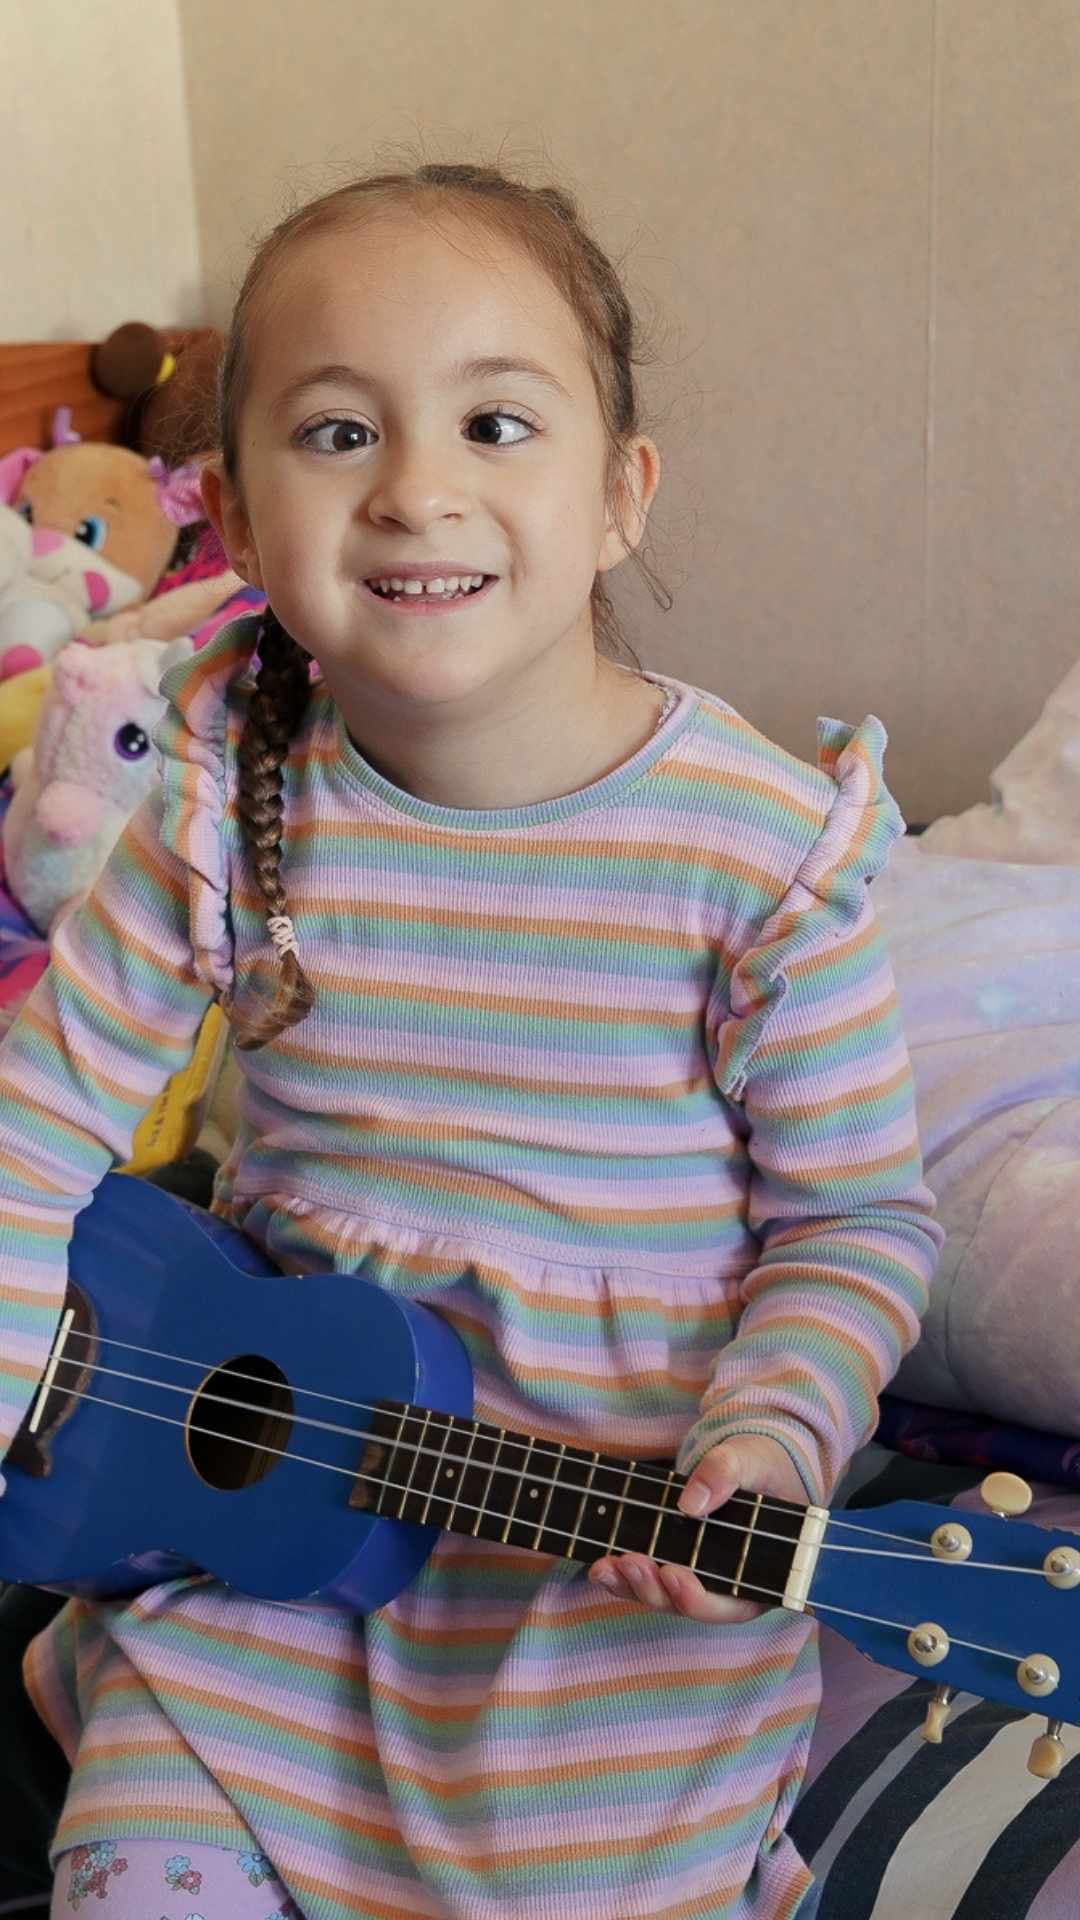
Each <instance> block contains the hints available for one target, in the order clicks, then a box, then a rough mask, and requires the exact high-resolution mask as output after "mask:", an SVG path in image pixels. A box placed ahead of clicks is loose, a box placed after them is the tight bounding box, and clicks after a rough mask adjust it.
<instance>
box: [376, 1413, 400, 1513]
mask: <svg viewBox="0 0 1080 1920" xmlns="http://www.w3.org/2000/svg"><path fill="white" fill-rule="evenodd" d="M381 1413H382V1409H381V1408H376V1412H375V1419H374V1420H373V1421H372V1432H373V1433H374V1431H375V1429H376V1427H377V1425H378V1422H379V1419H380V1416H381ZM408 1418H409V1409H408V1407H402V1409H401V1418H400V1420H399V1421H398V1424H397V1432H396V1433H395V1435H394V1438H393V1440H392V1442H391V1444H390V1456H389V1459H388V1460H387V1462H386V1476H385V1478H384V1480H383V1482H382V1485H381V1486H380V1488H379V1492H378V1496H377V1498H376V1501H375V1511H376V1513H385V1511H386V1509H385V1507H384V1506H383V1501H384V1500H385V1498H386V1495H387V1493H388V1491H389V1489H390V1488H391V1487H392V1486H393V1485H394V1482H395V1481H396V1479H397V1455H398V1448H399V1446H400V1445H401V1442H402V1440H403V1438H404V1435H405V1424H406V1422H407V1420H408Z"/></svg>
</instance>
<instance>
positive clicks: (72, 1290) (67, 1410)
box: [7, 1281, 97, 1480]
mask: <svg viewBox="0 0 1080 1920" xmlns="http://www.w3.org/2000/svg"><path fill="white" fill-rule="evenodd" d="M72 1332H74V1333H75V1334H76V1335H78V1336H82V1338H81V1339H80V1341H79V1344H80V1346H81V1348H82V1351H81V1352H79V1353H78V1354H77V1355H72V1356H71V1357H69V1356H68V1354H67V1352H66V1348H67V1343H68V1340H69V1338H70V1336H71V1334H72ZM96 1335H97V1321H96V1319H95V1316H94V1311H93V1308H92V1307H91V1305H90V1302H89V1300H88V1299H87V1297H86V1295H85V1294H84V1293H83V1291H82V1289H81V1288H80V1287H77V1286H75V1284H74V1282H72V1281H69V1282H68V1288H67V1293H66V1294H65V1296H64V1311H63V1314H62V1315H61V1319H60V1325H59V1327H58V1328H57V1330H56V1337H55V1339H54V1340H53V1343H52V1348H51V1350H50V1353H49V1359H48V1364H47V1365H46V1368H45V1372H44V1373H43V1375H42V1378H41V1385H40V1387H39V1388H38V1391H37V1394H36V1396H35V1398H34V1403H33V1406H32V1407H31V1409H30V1411H29V1413H28V1414H27V1416H26V1418H25V1420H24V1421H23V1423H22V1426H21V1427H20V1428H19V1431H18V1433H17V1434H16V1435H15V1438H14V1440H13V1441H12V1443H11V1446H10V1447H9V1449H8V1453H7V1458H8V1460H9V1461H10V1463H11V1465H12V1466H13V1467H20V1468H21V1469H22V1471H23V1472H24V1473H27V1474H29V1475H30V1477H31V1479H34V1480H41V1479H44V1478H45V1476H46V1475H47V1474H48V1473H49V1472H50V1471H51V1469H52V1460H51V1457H50V1453H51V1449H50V1446H49V1435H50V1434H52V1433H55V1431H56V1429H57V1427H59V1426H62V1425H63V1423H64V1421H65V1420H69V1419H70V1418H71V1415H72V1414H73V1413H74V1412H75V1409H76V1407H77V1406H78V1396H79V1394H80V1393H81V1392H82V1391H83V1390H84V1388H85V1386H86V1384H87V1382H88V1380H89V1378H90V1369H91V1366H92V1364H93V1361H94V1358H95V1355H96ZM61 1366H63V1368H64V1374H63V1377H62V1381H61V1384H60V1387H59V1388H58V1387H57V1386H56V1375H57V1371H58V1369H59V1368H60V1367H61Z"/></svg>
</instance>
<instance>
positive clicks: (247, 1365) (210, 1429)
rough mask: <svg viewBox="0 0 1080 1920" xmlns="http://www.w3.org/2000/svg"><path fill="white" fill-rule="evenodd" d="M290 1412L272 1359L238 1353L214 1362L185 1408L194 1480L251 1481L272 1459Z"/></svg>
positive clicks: (233, 1484) (224, 1485)
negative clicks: (228, 1358)
mask: <svg viewBox="0 0 1080 1920" xmlns="http://www.w3.org/2000/svg"><path fill="white" fill-rule="evenodd" d="M218 1395H220V1396H221V1397H220V1398H218V1397H217V1396H218ZM292 1416H293V1397H292V1394H291V1393H290V1392H289V1387H288V1383H287V1381H286V1379H285V1375H284V1374H283V1373H282V1371H281V1369H280V1367H276V1366H275V1365H274V1363H273V1361H272V1360H264V1359H263V1357H262V1355H261V1354H258V1353H242V1354H240V1355H239V1357H238V1358H237V1359H235V1360H227V1361H226V1362H225V1364H224V1366H220V1367H215V1368H214V1371H213V1373H210V1374H207V1377H206V1379H205V1380H204V1381H203V1383H202V1386H201V1387H200V1388H199V1391H198V1393H197V1394H196V1395H195V1398H194V1399H193V1400H192V1402H191V1406H190V1408H189V1409H188V1417H187V1436H186V1437H187V1450H188V1457H189V1459H190V1461H191V1464H192V1466H193V1467H194V1469H195V1471H196V1473H197V1474H198V1476H199V1478H200V1480H205V1482H206V1484H207V1486H208V1487H216V1488H218V1489H219V1490H220V1491H221V1492H222V1493H228V1492H231V1491H233V1490H234V1489H235V1488H237V1487H253V1486H254V1485H255V1482H256V1481H257V1480H262V1479H264V1478H265V1476H266V1475H267V1474H268V1473H269V1472H270V1469H271V1467H274V1466H276V1465H277V1460H278V1455H279V1454H280V1453H281V1452H282V1451H283V1450H284V1448H285V1447H286V1446H287V1444H288V1440H289V1434H290V1432H291V1430H292Z"/></svg>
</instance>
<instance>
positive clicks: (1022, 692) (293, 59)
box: [0, 0, 1080, 818]
mask: <svg viewBox="0 0 1080 1920" xmlns="http://www.w3.org/2000/svg"><path fill="white" fill-rule="evenodd" d="M174 6H175V7H176V8H178V19H179V36H180V41H181V43H182V48H183V62H184V75H183V76H181V72H180V66H179V61H178V56H177V51H176V14H175V12H174ZM103 9H104V12H105V14H106V15H107V16H108V18H109V31H108V32H107V33H104V34H103V33H102V32H101V31H100V23H101V18H102V11H103ZM80 23H81V24H80ZM61 26H62V27H63V35H62V36H60V35H59V34H54V33H53V32H51V31H50V28H59V27H61ZM121 28H122V29H123V31H121V30H120V29H121ZM73 37H74V41H75V48H74V54H73V53H72V40H73ZM61 39H62V40H63V45H62V50H61V51H57V52H55V53H53V52H50V51H49V48H50V47H51V46H52V45H53V43H54V41H55V43H56V44H57V45H58V46H59V45H60V42H61ZM0 48H2V50H3V52H4V55H5V59H4V62H3V66H2V71H3V74H4V79H3V80H0V88H6V89H7V90H9V91H10V92H11V94H12V100H11V101H8V102H7V103H6V104H7V117H6V124H7V125H8V127H9V129H10V128H11V126H12V124H13V122H12V113H13V112H14V130H15V132H14V147H15V150H16V151H17V152H18V153H19V162H18V167H17V172H18V177H19V179H20V181H21V182H23V183H24V190H25V194H26V202H25V204H24V205H23V206H22V207H20V208H18V209H16V208H15V207H14V206H13V204H12V203H11V201H10V200H9V201H7V202H6V211H5V213H4V215H3V216H0V218H2V219H3V222H4V232H5V237H6V238H7V237H10V244H8V245H7V246H6V247H5V258H7V259H9V260H10V259H12V258H14V259H15V261H16V262H17V263H18V269H19V271H18V275H17V276H16V277H17V280H18V291H17V292H16V294H15V295H14V296H13V297H12V298H10V299H9V297H8V296H7V295H6V294H5V296H4V298H3V308H2V311H3V331H4V332H5V333H6V334H7V336H8V337H9V338H11V337H15V335H16V334H18V333H20V332H22V333H24V334H25V333H33V334H35V335H37V336H39V337H40V336H41V335H42V334H44V335H46V336H49V335H52V336H58V335H62V334H65V333H69V334H70V333H73V332H74V333H86V332H91V333H94V332H99V331H103V330H105V329H106V327H107V326H108V325H111V324H114V323H115V321H117V320H119V319H122V318H126V317H129V316H131V315H133V314H138V313H145V314H147V316H148V317H151V318H153V317H159V318H170V319H178V320H180V319H185V320H186V319H195V318H200V317H210V318H215V317H216V318H223V317H224V315H225V312H226V311H227V307H228V304H229V299H230V296H231V292H232V290H233V288H234V286H235V283H236V280H237V278H238V277H239V274H240V272H241V271H242V268H243V265H244V262H245V259H246V256H247V247H248V241H249V239H250V237H251V236H252V235H253V234H254V233H256V232H258V231H260V230H262V229H264V228H265V227H266V226H267V225H268V224H270V223H271V222H272V220H273V219H274V218H276V217H277V216H278V215H279V213H280V212H282V211H283V210H284V208H285V207H286V205H287V204H289V203H290V202H291V200H292V198H293V197H297V196H299V197H303V196H304V195H306V194H307V193H309V192H313V191H317V190H319V189H321V188H322V187H324V186H326V185H328V184H332V183H334V182H336V181H337V180H338V179H342V178H345V177H347V176H348V175H349V174H350V173H351V172H353V171H355V170H359V169H362V168H366V167H367V166H369V165H372V164H384V163H385V162H386V160H387V159H388V158H390V159H393V158H394V157H395V156H394V151H393V149H394V143H397V142H407V143H412V144H416V143H417V142H422V143H423V145H424V147H425V149H426V150H427V151H428V152H429V154H430V155H431V156H432V157H440V158H449V157H455V156H458V155H460V154H462V153H464V154H467V155H469V154H471V155H474V156H475V155H482V156H483V157H490V156H491V155H492V154H497V153H498V152H499V151H500V150H503V151H505V154H506V157H507V160H508V161H509V162H513V161H514V160H515V159H517V158H521V159H522V160H523V161H524V162H525V163H526V165H527V166H528V167H529V171H530V177H533V178H542V177H543V176H544V173H545V155H547V156H550V163H551V167H552V169H553V170H554V172H555V174H556V176H557V177H558V178H559V179H560V180H562V181H563V182H564V183H565V184H567V185H569V186H570V187H571V188H573V189H574V190H576V191H578V192H579V193H580V195H581V198H582V200H583V202H584V204H585V206H586V208H587V210H588V212H589V213H590V215H591V217H592V219H593V222H594V225H595V226H596V229H597V231H598V233H599V235H600V237H601V238H602V240H603V241H604V242H605V243H606V244H608V245H609V246H610V247H611V248H612V249H613V250H614V251H615V253H616V254H620V253H621V252H622V251H623V250H624V249H628V250H629V251H628V258H627V274H628V280H629V285H630V291H631V294H632V296H633V297H634V298H635V300H636V302H637V304H638V306H639V310H640V311H641V312H642V315H643V317H644V318H645V320H646V321H648V320H649V319H650V317H651V316H652V315H653V314H654V313H655V314H656V315H657V316H658V318H659V321H660V335H659V340H660V346H661V350H662V358H661V362H660V364H659V365H658V366H657V367H655V368H653V369H651V370H650V371H648V372H647V373H646V375H645V379H644V386H645V392H646V397H647V400H648V401H649V403H650V404H651V406H652V408H653V409H654V410H655V412H656V414H657V415H658V425H657V434H658V438H659V439H660V442H661V445H662V447H663V450H664V453H665V456H666V472H665V480H664V485H663V488H662V490H661V494H660V496H659V499H658V502H657V506H656V508H655V509H654V515H653V534H654V539H653V555H654V558H655V560H656V562H657V564H658V565H659V568H660V571H661V573H662V574H663V576H664V577H665V578H666V580H667V581H668V584H669V585H670V586H671V588H672V589H673V591H674V593H675V607H674V609H673V611H672V612H671V613H669V614H666V615H665V614H661V613H660V612H658V611H657V610H656V609H655V608H654V607H653V605H652V602H651V600H650V599H649V598H648V596H647V594H646V593H645V591H644V589H643V588H641V587H640V586H639V585H638V584H637V583H636V581H635V580H634V579H633V578H632V577H631V576H630V573H629V569H624V570H623V574H624V576H625V577H623V578H621V579H620V581H619V584H618V598H619V601H620V606H621V608H622V611H623V613H624V618H625V623H626V625H627V628H628V631H629V634H630V637H631V639H632V640H633V641H634V643H635V644H636V645H637V648H638V651H639V653H640V654H641V655H642V657H643V658H644V659H645V660H646V662H647V663H649V664H653V665H655V666H658V667H660V668H663V669H667V670H668V671H670V672H672V673H675V674H678V675H680V676H681V677H683V678H686V679H690V680H694V681H697V682H699V683H700V684H703V685H706V686H708V687H711V688H713V689H715V690H716V691H718V692H720V693H722V694H723V695H724V696H725V697H726V698H727V699H729V700H731V701H732V702H733V703H734V704H735V705H736V706H738V707H740V708H741V709H742V711H743V712H745V713H746V714H747V715H748V717H749V718H751V719H752V720H753V721H755V722H756V723H757V724H758V725H760V726H762V727H764V728H765V729H766V730H767V731H769V732H770V733H772V734H774V735H775V736H776V737H777V738H779V739H780V740H782V741H783V742H784V743H785V744H786V745H788V746H791V747H792V748H794V750H795V751H797V752H800V753H803V754H806V755H810V754H812V752H813V737H814V736H813V723H814V715H815V714H816V713H817V712H826V713H835V714H839V715H840V716H842V717H844V718H847V719H852V720H857V719H860V718H861V717H862V715H863V713H864V712H866V711H867V710H873V711H876V712H877V713H879V714H880V715H881V717H882V718H883V719H884V721H885V723H886V725H887V726H888V728H889V730H890V733H891V736H892V747H891V750H890V757H889V770H890V777H891V780H892V783H893V785H894V787H895V789H896V791H897V794H898V796H899V798H900V800H901V803H902V805H903V806H904V807H905V810H906V811H907V812H908V814H909V816H910V817H912V818H928V817H930V816H931V815H933V814H936V813H939V812H942V811H947V810H950V809H954V808H956V807H959V806H963V805H966V804H967V803H968V802H970V801H971V800H974V799H977V798H980V797H983V794H984V791H985V784H986V781H987V777H988V775H989V772H990V769H991V767H992V766H993V765H994V763H995V762H996V761H997V760H998V759H999V758H1000V757H1001V756H1002V755H1003V753H1004V752H1005V751H1006V749H1007V748H1008V746H1009V745H1010V743H1011V742H1012V741H1013V740H1014V739H1015V738H1016V737H1017V735H1018V734H1019V733H1020V732H1021V731H1022V730H1023V729H1024V728H1025V727H1026V726H1027V725H1028V724H1029V723H1030V722H1031V720H1032V719H1033V718H1034V716H1035V714H1036V712H1037V711H1038V708H1039V706H1040V704H1041V702H1042V700H1043V699H1044V698H1045V696H1046V694H1047V693H1048V692H1049V690H1050V688H1051V687H1052V686H1053V685H1054V683H1055V682H1056V681H1057V680H1058V679H1059V678H1060V677H1061V675H1062V674H1063V673H1064V672H1065V670H1066V668H1067V667H1068V666H1069V665H1070V664H1071V662H1072V660H1073V659H1074V657H1075V653H1076V648H1077V640H1078V636H1080V542H1078V540H1077V538H1076V531H1075V525H1076V518H1077V507H1078V504H1080V486H1078V484H1077V481H1078V480H1080V474H1078V473H1077V466H1078V463H1080V434H1078V432H1077V424H1078V415H1080V353H1078V341H1080V320H1078V315H1080V195H1078V194H1077V192H1076V179H1077V174H1078V168H1077V157H1078V155H1077V127H1078V108H1080V0H665V4H664V5H663V6H657V5H652V4H650V5H648V6H645V5H641V4H639V5H635V4H633V0H630V3H629V4H628V0H547V4H545V5H542V6H536V5H526V4H524V0H445V3H444V5H443V6H441V7H435V6H433V5H432V4H431V0H392V4H391V0H366V3H365V4H358V3H357V0H225V3H224V4H223V0H100V4H99V6H98V7H97V8H96V9H94V10H91V11H86V10H84V9H82V8H80V7H77V6H75V5H73V4H72V3H71V0H34V4H30V3H29V0H0ZM12 52H13V54H14V69H13V70H12V68H11V67H10V66H9V64H8V57H9V56H10V55H11V53H12ZM88 75H89V83H88V80H87V76H88ZM184 84H186V105H185V101H184V97H183V85H184ZM43 99H49V100H51V102H52V110H51V111H50V114H49V116H48V119H47V120H46V118H45V117H44V116H43V115H42V114H41V113H40V111H39V103H40V102H41V101H42V100H43ZM57 103H58V104H57ZM46 128H47V131H46ZM189 135H190V161H189V148H188V144H187V142H188V137H189ZM189 164H192V165H193V171H194V192H195V203H196V209H197V218H196V222H195V224H194V225H193V223H192V216H191V210H190V207H189V205H188V203H187V201H186V200H185V197H184V196H185V193H186V191H187V187H186V182H187V180H188V171H187V170H188V167H189ZM88 183H89V184H88ZM196 231H197V233H198V238H199V243H200V246H201V254H202V271H203V273H204V275H205V286H206V298H207V311H206V313H205V315H204V314H201V313H199V312H198V311H197V310H196V309H197V307H198V305H199V303H198V301H197V300H196V299H195V297H194V291H193V290H194V287H195V285H196V281H197V277H198V275H197V268H196V248H195V239H194V235H195V232H196ZM133 234H135V235H136V236H137V243H133V239H132V235H133ZM60 261H62V262H63V263H64V264H63V267H62V269H59V268H58V265H57V263H58V262H60ZM102 261H104V262H106V263H107V266H108V272H106V273H102V272H101V263H102ZM12 315H14V316H16V317H17V323H16V324H14V325H13V324H12Z"/></svg>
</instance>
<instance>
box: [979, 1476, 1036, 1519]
mask: <svg viewBox="0 0 1080 1920" xmlns="http://www.w3.org/2000/svg"><path fill="white" fill-rule="evenodd" d="M979 1493H980V1496H981V1498H982V1499H983V1500H984V1501H985V1502H986V1505H987V1506H988V1507H989V1509H990V1511H991V1513H996V1514H998V1515H999V1517H1000V1518H1001V1519H1002V1520H1005V1519H1010V1520H1015V1519H1016V1518H1017V1516H1018V1515H1019V1514H1021V1513H1026V1512H1027V1510H1028V1508H1029V1507H1030V1505H1031V1500H1032V1494H1031V1488H1030V1487H1029V1486H1028V1483H1027V1481H1026V1480H1021V1478H1020V1476H1019V1474H1018V1473H988V1474H987V1476H986V1479H985V1480H984V1481H983V1483H982V1485H981V1487H980V1488H979Z"/></svg>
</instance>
